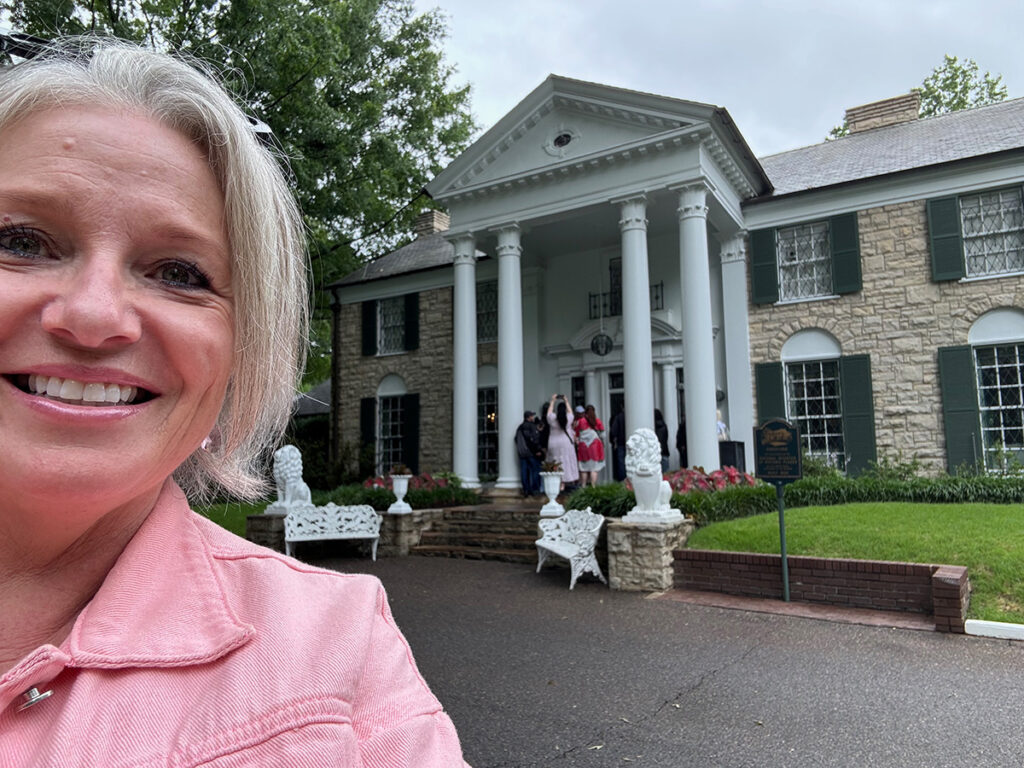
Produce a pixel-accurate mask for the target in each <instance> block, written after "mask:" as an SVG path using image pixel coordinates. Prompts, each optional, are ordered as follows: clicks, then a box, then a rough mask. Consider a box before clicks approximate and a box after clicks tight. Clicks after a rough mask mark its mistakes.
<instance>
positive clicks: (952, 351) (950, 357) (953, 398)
mask: <svg viewBox="0 0 1024 768" xmlns="http://www.w3.org/2000/svg"><path fill="white" fill-rule="evenodd" d="M939 389H940V390H941V391H942V421H943V425H944V426H945V430H946V468H947V469H948V470H949V472H950V473H953V472H956V470H957V469H958V468H959V467H961V466H962V465H964V464H966V465H967V466H969V467H972V468H975V469H977V468H978V467H979V466H980V464H981V455H982V449H981V418H980V416H979V413H978V382H977V374H976V373H975V369H974V351H973V350H972V349H971V348H970V347H966V346H965V347H940V348H939Z"/></svg>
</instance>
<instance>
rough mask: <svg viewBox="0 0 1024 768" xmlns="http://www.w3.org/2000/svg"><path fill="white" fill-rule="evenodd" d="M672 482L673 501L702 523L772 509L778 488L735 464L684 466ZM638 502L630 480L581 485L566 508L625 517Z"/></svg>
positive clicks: (698, 522) (671, 503) (670, 481)
mask: <svg viewBox="0 0 1024 768" xmlns="http://www.w3.org/2000/svg"><path fill="white" fill-rule="evenodd" d="M665 479H666V480H668V482H669V485H671V486H672V489H673V491H674V492H673V494H672V498H671V499H670V501H669V505H670V506H671V507H673V508H674V509H678V510H679V511H680V512H682V513H683V515H686V516H690V517H693V519H694V520H695V521H696V522H697V524H698V525H704V524H706V523H709V522H716V521H718V520H732V519H734V518H737V517H748V516H750V515H760V514H764V513H766V512H771V511H772V510H774V509H775V492H774V490H773V489H772V488H771V487H770V486H766V485H763V484H759V483H758V482H757V481H756V480H755V479H754V478H753V477H752V476H750V475H748V474H746V473H743V472H740V471H738V470H737V469H736V468H735V467H726V468H724V469H716V470H714V471H713V472H710V473H706V472H704V471H703V470H701V469H680V470H677V471H676V472H672V473H670V474H668V475H666V476H665ZM634 506H636V496H635V495H634V494H633V490H632V488H631V487H630V485H629V482H628V481H627V482H626V483H615V484H614V485H599V486H597V487H593V488H581V489H579V490H578V491H576V492H575V493H573V494H572V495H571V496H570V497H569V500H568V502H567V503H566V508H568V509H585V508H586V507H590V508H591V509H592V510H593V511H594V512H597V513H599V514H602V515H604V516H605V517H622V516H623V515H625V514H627V513H628V512H629V511H630V510H631V509H633V507H634Z"/></svg>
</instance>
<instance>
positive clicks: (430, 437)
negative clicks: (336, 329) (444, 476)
mask: <svg viewBox="0 0 1024 768" xmlns="http://www.w3.org/2000/svg"><path fill="white" fill-rule="evenodd" d="M419 307H420V338H419V348H418V349H416V350H413V351H411V352H404V353H402V354H398V355H383V356H378V357H363V355H362V336H361V328H362V306H361V305H360V304H345V305H343V306H342V307H341V312H340V326H341V329H342V332H341V354H337V353H336V354H335V358H334V364H335V366H336V371H335V376H336V378H335V381H337V382H339V383H340V393H339V397H338V400H339V403H340V409H339V411H338V414H337V418H338V425H337V426H338V430H339V437H340V440H339V442H340V444H341V445H342V453H343V455H344V454H345V453H349V454H352V453H353V452H352V450H351V449H353V448H355V447H356V446H358V443H359V402H360V400H361V399H362V398H364V397H374V396H375V395H376V393H377V386H378V385H379V384H380V382H381V379H383V378H384V377H385V376H387V375H388V374H391V373H393V374H397V375H398V376H401V377H402V379H403V380H404V381H405V387H406V391H407V392H408V393H409V394H414V393H418V394H419V396H420V466H419V469H420V471H421V472H440V471H448V470H451V468H452V289H451V288H449V287H445V288H437V289H433V290H429V291H421V292H420V298H419ZM346 447H347V448H348V449H349V450H348V451H346Z"/></svg>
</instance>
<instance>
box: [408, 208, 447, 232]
mask: <svg viewBox="0 0 1024 768" xmlns="http://www.w3.org/2000/svg"><path fill="white" fill-rule="evenodd" d="M448 223H449V219H448V214H447V213H442V212H441V211H423V213H421V214H420V215H419V216H417V217H416V222H415V223H414V224H413V232H415V233H416V237H426V236H427V235H436V234H437V233H438V232H444V231H445V230H446V229H448Z"/></svg>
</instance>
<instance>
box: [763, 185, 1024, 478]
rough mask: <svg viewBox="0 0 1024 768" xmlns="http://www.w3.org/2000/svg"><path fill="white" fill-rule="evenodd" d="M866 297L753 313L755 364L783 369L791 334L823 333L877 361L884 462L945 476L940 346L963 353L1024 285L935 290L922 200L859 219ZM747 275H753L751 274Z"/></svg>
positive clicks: (1016, 280) (878, 432) (1023, 300)
mask: <svg viewBox="0 0 1024 768" xmlns="http://www.w3.org/2000/svg"><path fill="white" fill-rule="evenodd" d="M857 224H858V227H859V230H860V252H861V272H862V275H863V286H862V290H861V291H859V292H858V293H854V294H848V295H844V296H840V297H838V298H835V299H825V300H820V301H805V302H799V303H792V304H781V305H752V306H751V309H750V356H751V365H754V364H755V363H763V362H778V361H779V360H780V359H781V351H782V345H783V343H785V341H786V340H787V339H788V338H789V337H790V336H792V335H793V334H794V333H796V332H797V331H800V330H804V329H808V328H820V329H822V330H825V331H828V332H829V333H830V334H832V335H833V336H835V338H836V339H837V340H838V341H839V343H840V345H841V346H842V354H843V355H856V354H869V355H870V356H871V383H872V390H873V398H874V406H875V438H876V445H877V451H878V458H879V460H881V459H882V458H889V459H893V460H896V459H900V458H902V459H903V460H910V459H913V458H917V459H918V460H920V461H921V463H922V464H923V465H924V466H925V467H926V468H928V469H929V470H930V471H933V472H938V471H941V470H943V469H945V466H946V449H945V435H944V432H943V423H942V401H941V398H940V392H939V379H938V354H937V350H938V348H939V347H945V346H951V345H958V344H966V343H967V332H968V330H969V329H970V326H971V324H972V323H973V322H974V321H975V320H977V319H978V317H980V316H981V315H982V314H984V313H985V312H987V311H988V310H990V309H994V308H996V307H1004V306H1015V307H1024V277H1022V276H1009V277H999V278H991V279H986V280H974V281H970V282H959V281H955V280H954V281H950V282H942V283H935V282H932V279H931V257H930V253H929V248H928V234H927V233H928V229H927V214H926V211H925V201H924V200H916V201H913V202H908V203H899V204H895V205H888V206H882V207H879V208H871V209H867V210H863V211H860V212H859V213H858V216H857ZM748 274H749V270H748Z"/></svg>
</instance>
